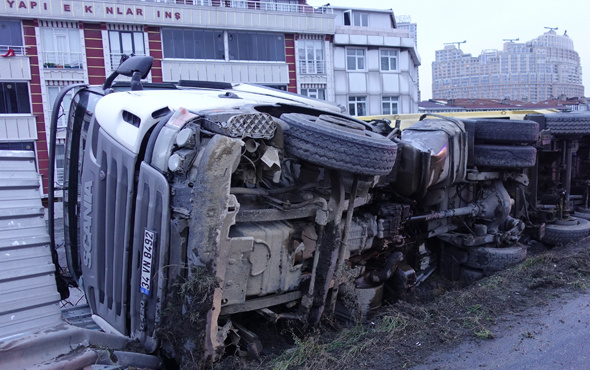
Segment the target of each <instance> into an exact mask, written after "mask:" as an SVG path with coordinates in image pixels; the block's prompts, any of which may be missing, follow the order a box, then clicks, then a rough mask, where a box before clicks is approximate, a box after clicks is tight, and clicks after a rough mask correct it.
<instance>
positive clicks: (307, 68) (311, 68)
mask: <svg viewBox="0 0 590 370" xmlns="http://www.w3.org/2000/svg"><path fill="white" fill-rule="evenodd" d="M299 73H301V74H304V75H323V74H325V73H326V62H325V61H323V60H314V61H307V60H300V61H299Z"/></svg>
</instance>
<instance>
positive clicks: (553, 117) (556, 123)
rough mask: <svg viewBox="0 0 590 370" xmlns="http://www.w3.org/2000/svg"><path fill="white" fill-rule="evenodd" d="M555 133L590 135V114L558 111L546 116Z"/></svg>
mask: <svg viewBox="0 0 590 370" xmlns="http://www.w3.org/2000/svg"><path fill="white" fill-rule="evenodd" d="M545 117H546V119H547V129H549V131H550V132H551V133H552V134H554V135H568V136H569V135H590V114H577V113H556V114H548V115H546V116H545Z"/></svg>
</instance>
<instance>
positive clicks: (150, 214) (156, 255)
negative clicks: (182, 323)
mask: <svg viewBox="0 0 590 370" xmlns="http://www.w3.org/2000/svg"><path fill="white" fill-rule="evenodd" d="M169 193H170V191H169V187H168V181H167V180H166V177H164V175H162V174H161V173H160V172H158V171H157V170H156V169H154V168H153V167H151V166H149V165H148V164H146V163H142V164H141V168H140V171H139V179H138V181H137V203H136V206H135V226H134V235H133V261H132V267H131V307H130V311H131V333H132V335H133V336H134V337H136V338H139V339H140V340H141V341H142V342H144V345H146V347H149V346H150V343H152V344H153V343H155V341H154V340H150V338H152V339H154V338H155V335H156V333H155V332H156V329H157V327H158V325H159V323H160V313H161V311H162V307H161V305H162V303H163V300H164V297H165V295H166V288H167V284H168V283H169V282H168V281H167V277H168V273H169V270H170V268H171V266H170V251H169V249H168V246H169V245H170V243H169V236H168V234H169V225H170V204H169V198H170V195H169ZM146 230H148V231H149V232H150V233H154V234H155V235H156V237H155V239H154V240H155V242H154V243H153V250H152V253H151V254H152V257H151V274H150V276H151V281H150V284H149V285H150V286H149V287H147V289H148V290H149V294H145V293H143V292H141V291H140V287H141V286H142V280H143V276H142V269H143V267H144V266H143V265H142V254H143V252H144V251H143V240H144V232H145V231H146ZM143 286H145V285H143ZM151 349H152V350H155V348H151Z"/></svg>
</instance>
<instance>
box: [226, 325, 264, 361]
mask: <svg viewBox="0 0 590 370" xmlns="http://www.w3.org/2000/svg"><path fill="white" fill-rule="evenodd" d="M232 325H233V327H234V328H235V330H236V331H237V332H234V333H236V334H237V335H238V336H239V338H240V341H239V343H240V344H242V345H244V346H245V347H246V350H247V351H248V355H249V356H250V357H252V358H259V357H260V352H262V343H260V339H258V335H256V334H254V333H253V332H251V331H250V330H248V329H246V328H245V327H244V326H243V325H240V324H238V323H237V322H234V323H232Z"/></svg>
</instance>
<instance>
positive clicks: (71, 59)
mask: <svg viewBox="0 0 590 370" xmlns="http://www.w3.org/2000/svg"><path fill="white" fill-rule="evenodd" d="M42 56H43V68H75V69H81V68H83V67H84V66H83V64H82V61H83V59H84V54H83V53H80V52H77V53H76V52H67V51H44V52H42Z"/></svg>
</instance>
